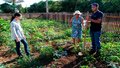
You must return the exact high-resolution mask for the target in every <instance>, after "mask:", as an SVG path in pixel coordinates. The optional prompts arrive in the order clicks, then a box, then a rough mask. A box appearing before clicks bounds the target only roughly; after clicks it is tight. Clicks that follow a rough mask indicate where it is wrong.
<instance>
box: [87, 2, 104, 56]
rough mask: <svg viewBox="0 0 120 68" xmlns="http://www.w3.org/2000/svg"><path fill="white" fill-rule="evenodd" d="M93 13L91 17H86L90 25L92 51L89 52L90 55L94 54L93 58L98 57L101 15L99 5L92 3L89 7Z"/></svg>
mask: <svg viewBox="0 0 120 68" xmlns="http://www.w3.org/2000/svg"><path fill="white" fill-rule="evenodd" d="M91 8H92V11H93V13H92V14H91V16H87V18H86V19H87V22H88V24H89V23H90V36H91V40H92V49H91V50H90V52H89V53H90V54H95V56H96V57H97V56H99V55H100V49H101V46H100V35H101V28H102V18H103V13H102V12H101V11H99V4H97V3H93V4H92V5H91Z"/></svg>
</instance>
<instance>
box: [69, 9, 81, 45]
mask: <svg viewBox="0 0 120 68" xmlns="http://www.w3.org/2000/svg"><path fill="white" fill-rule="evenodd" d="M81 14H82V13H81V12H80V11H79V10H77V11H75V13H74V14H73V15H74V16H73V17H72V19H71V20H70V22H71V26H72V35H71V36H72V38H73V39H72V41H73V44H75V43H76V39H77V43H79V42H80V41H81V38H82V25H83V17H82V16H81Z"/></svg>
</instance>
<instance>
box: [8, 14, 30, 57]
mask: <svg viewBox="0 0 120 68" xmlns="http://www.w3.org/2000/svg"><path fill="white" fill-rule="evenodd" d="M20 17H21V14H19V13H15V14H14V16H13V17H12V18H11V22H10V25H11V37H12V39H13V40H14V41H15V43H16V51H17V55H18V56H19V57H22V54H21V52H20V42H22V43H23V44H24V48H25V52H26V55H27V56H29V55H30V53H29V50H28V43H27V41H26V37H25V35H24V33H23V29H22V27H21V25H20Z"/></svg>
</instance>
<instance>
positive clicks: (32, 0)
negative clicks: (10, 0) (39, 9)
mask: <svg viewBox="0 0 120 68" xmlns="http://www.w3.org/2000/svg"><path fill="white" fill-rule="evenodd" d="M40 1H45V0H24V2H23V3H21V4H22V6H23V7H29V6H30V5H32V4H33V3H38V2H40ZM2 3H5V2H4V0H0V4H2Z"/></svg>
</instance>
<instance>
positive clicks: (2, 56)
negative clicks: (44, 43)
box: [0, 46, 39, 68]
mask: <svg viewBox="0 0 120 68" xmlns="http://www.w3.org/2000/svg"><path fill="white" fill-rule="evenodd" d="M9 50H10V49H9V48H8V47H5V46H0V64H4V65H6V66H7V67H8V68H10V67H13V66H15V65H16V64H17V59H18V56H17V54H16V53H8V51H9ZM32 55H33V56H32V57H33V58H36V57H38V56H39V53H38V52H34V53H32Z"/></svg>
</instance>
